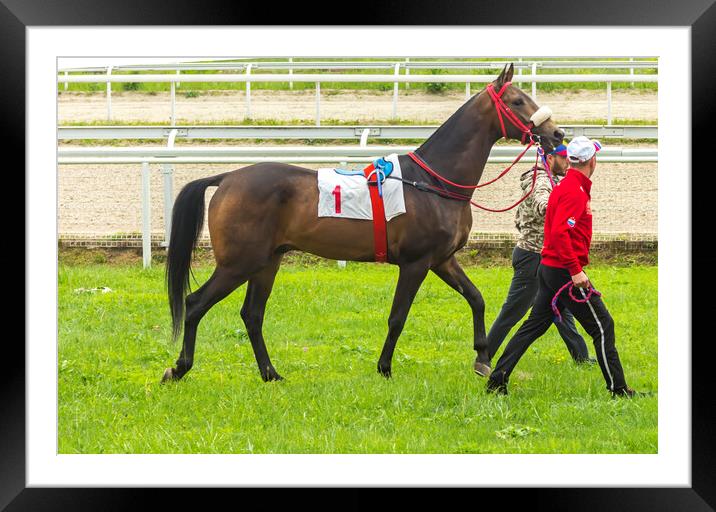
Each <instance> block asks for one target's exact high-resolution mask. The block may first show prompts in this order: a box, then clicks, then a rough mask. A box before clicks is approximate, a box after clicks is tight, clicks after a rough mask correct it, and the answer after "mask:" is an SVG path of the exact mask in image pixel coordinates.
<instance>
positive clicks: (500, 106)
mask: <svg viewBox="0 0 716 512" xmlns="http://www.w3.org/2000/svg"><path fill="white" fill-rule="evenodd" d="M511 83H512V82H505V83H504V85H503V86H502V87H501V88H500V90H499V91H498V92H495V89H494V87H493V86H492V84H489V85H488V86H487V94H488V95H489V96H490V99H491V100H492V103H493V105H495V110H496V111H497V119H499V121H500V129H501V130H502V136H503V137H504V138H506V139H507V138H508V137H507V131H506V130H505V121H504V119H503V117H502V116H503V114H504V116H505V117H506V118H507V120H508V121H509V122H510V123H512V125H513V126H514V127H515V128H517V129H518V130H520V131H521V132H522V138H521V140H520V142H521V143H522V144H525V142H526V140H527V137H529V143H528V144H527V147H525V149H524V150H523V151H522V152H521V153H520V154H519V155H517V158H515V159H514V160H513V161H512V163H511V164H510V165H509V166H507V168H506V169H505V170H504V171H502V172H501V173H500V174H499V175H498V176H497V178H495V179H492V180H490V181H488V182H486V183H483V184H481V185H460V184H459V183H455V182H453V181H450V180H449V179H447V178H444V177H442V176H441V175H440V174H438V173H437V172H435V171H434V170H433V169H431V168H430V166H429V165H428V164H427V163H426V162H425V161H424V160H423V159H422V158H420V157H419V156H418V155H416V154H415V153H414V152H412V151H411V152H409V153H408V156H409V157H410V158H411V159H412V160H413V161H414V162H415V163H416V164H418V165H419V166H420V167H422V168H423V169H424V170H425V171H426V172H427V173H428V174H430V175H431V176H434V177H435V178H437V179H439V180H440V181H442V182H444V183H447V184H448V185H452V186H453V187H457V188H462V189H470V190H474V189H478V188H481V187H485V186H487V185H489V184H491V183H494V182H496V181H497V180H499V179H500V178H502V177H503V176H504V175H506V174H507V173H508V172H509V171H510V170H511V169H512V168H513V167H514V165H515V164H516V163H517V162H519V161H520V160H521V159H522V157H523V156H524V154H525V153H527V150H529V149H530V148H531V147H532V146H534V145H535V144H536V143H537V142H538V141H539V137H536V136H535V135H534V134H533V133H532V128H534V123H533V122H532V121H530V122H529V123H528V124H527V125H525V124H524V123H523V122H522V121H521V120H520V118H519V117H517V115H516V114H515V113H514V112H512V110H510V107H508V106H507V105H506V104H505V102H504V101H502V94H503V93H504V92H505V89H507V87H508V86H509V85H510V84H511ZM539 158H540V155H539V152H538V154H537V161H536V162H535V166H534V173H533V175H532V187H531V188H530V190H529V192H527V193H526V194H525V195H524V196H522V198H521V199H520V200H519V201H517V202H516V203H515V204H513V205H511V206H508V207H507V208H502V209H499V210H495V209H492V208H487V207H486V206H481V205H479V204H477V203H475V202H474V201H472V199H470V198H469V197H467V196H464V195H462V194H457V193H454V192H449V191H443V190H440V189H437V188H436V187H430V188H434V189H435V190H436V191H440V193H442V194H444V195H447V196H449V197H452V198H454V199H462V200H464V201H469V202H470V204H471V205H473V206H475V207H477V208H480V209H481V210H486V211H488V212H506V211H508V210H511V209H512V208H514V207H515V206H517V205H518V204H520V203H521V202H523V201H524V200H525V199H527V198H528V197H529V196H530V194H532V191H533V190H534V188H535V183H536V181H537V163H538V162H539ZM545 164H546V160H545ZM548 172H549V171H548ZM550 174H551V173H550ZM551 180H552V177H551V176H550V181H551ZM553 183H554V182H553Z"/></svg>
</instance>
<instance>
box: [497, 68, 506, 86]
mask: <svg viewBox="0 0 716 512" xmlns="http://www.w3.org/2000/svg"><path fill="white" fill-rule="evenodd" d="M506 73H507V65H505V67H504V68H502V71H500V74H499V75H498V77H497V78H496V79H495V82H494V83H495V87H496V88H498V89H499V88H500V87H502V84H504V83H505V74H506Z"/></svg>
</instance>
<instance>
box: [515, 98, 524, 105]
mask: <svg viewBox="0 0 716 512" xmlns="http://www.w3.org/2000/svg"><path fill="white" fill-rule="evenodd" d="M512 104H513V105H518V106H519V105H524V104H525V101H524V100H523V99H522V98H517V99H516V100H515V101H513V102H512Z"/></svg>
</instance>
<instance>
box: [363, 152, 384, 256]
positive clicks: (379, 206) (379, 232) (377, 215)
mask: <svg viewBox="0 0 716 512" xmlns="http://www.w3.org/2000/svg"><path fill="white" fill-rule="evenodd" d="M374 170H375V167H374V166H373V164H370V165H369V166H368V167H366V168H365V169H363V173H364V174H365V177H366V178H368V176H370V173H371V172H373V171H374ZM378 179H380V178H379V176H378V173H375V174H373V176H372V177H371V178H370V180H369V181H368V190H369V191H370V206H371V208H372V209H373V244H374V246H375V261H377V262H378V263H385V262H387V261H388V229H387V226H386V222H385V206H384V204H383V198H382V197H380V195H379V194H378V187H377V186H374V185H370V183H375V182H376V180H378ZM383 190H384V191H385V188H384V189H383Z"/></svg>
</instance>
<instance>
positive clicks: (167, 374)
mask: <svg viewBox="0 0 716 512" xmlns="http://www.w3.org/2000/svg"><path fill="white" fill-rule="evenodd" d="M171 380H175V379H174V369H173V368H167V369H166V370H164V375H162V384H164V383H165V382H169V381H171Z"/></svg>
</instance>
